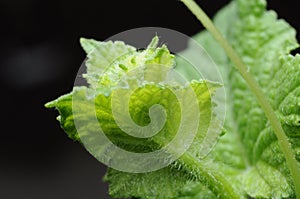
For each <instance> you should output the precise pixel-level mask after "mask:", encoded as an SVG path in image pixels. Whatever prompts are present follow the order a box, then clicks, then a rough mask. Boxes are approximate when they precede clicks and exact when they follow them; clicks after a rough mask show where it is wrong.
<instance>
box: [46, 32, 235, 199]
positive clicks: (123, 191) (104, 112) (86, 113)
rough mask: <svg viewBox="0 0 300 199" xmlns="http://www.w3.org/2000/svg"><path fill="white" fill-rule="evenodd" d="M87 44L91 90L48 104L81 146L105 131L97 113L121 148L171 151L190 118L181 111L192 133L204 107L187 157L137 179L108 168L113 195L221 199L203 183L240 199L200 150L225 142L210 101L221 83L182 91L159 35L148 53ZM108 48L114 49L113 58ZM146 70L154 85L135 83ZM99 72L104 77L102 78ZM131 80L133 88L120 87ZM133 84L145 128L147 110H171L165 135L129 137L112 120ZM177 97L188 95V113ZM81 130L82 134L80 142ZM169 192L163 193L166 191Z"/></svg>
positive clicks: (133, 103)
mask: <svg viewBox="0 0 300 199" xmlns="http://www.w3.org/2000/svg"><path fill="white" fill-rule="evenodd" d="M81 44H82V46H83V48H84V49H85V51H86V52H87V54H88V60H87V74H85V75H84V77H85V78H86V79H87V82H88V83H89V86H88V87H85V86H82V87H74V89H73V92H72V93H70V94H67V95H64V96H61V97H59V98H58V99H57V100H54V101H52V102H49V103H47V104H46V107H48V108H56V109H57V110H58V111H59V113H60V116H59V117H58V120H59V122H60V124H61V127H62V128H63V129H64V130H65V131H66V133H67V134H68V136H69V137H70V138H71V139H73V140H76V141H81V140H83V139H85V140H93V139H95V137H96V135H97V133H99V132H98V131H99V128H98V127H97V125H98V124H95V123H93V122H91V121H93V117H94V116H95V115H96V117H97V119H98V121H99V123H100V126H101V128H102V130H103V132H104V133H105V135H106V136H107V137H108V138H109V139H110V140H111V141H112V142H113V143H114V144H115V145H116V146H118V147H120V148H123V149H126V150H127V151H132V152H139V153H141V152H151V151H154V150H157V149H160V148H162V147H164V146H166V145H167V144H168V143H169V142H170V141H171V140H172V139H173V138H174V136H175V135H176V133H177V131H178V129H179V124H180V122H181V121H180V120H181V117H182V116H183V115H181V113H185V117H186V118H185V120H183V123H184V126H186V127H187V128H186V133H187V134H189V133H190V132H192V131H194V129H195V126H190V125H189V121H193V120H195V118H193V117H194V115H193V114H192V113H194V112H195V111H194V110H195V109H196V107H198V108H199V114H200V117H201V120H199V121H197V126H198V127H196V134H195V137H194V139H193V142H192V143H191V146H190V147H189V149H188V151H187V152H186V153H185V154H184V155H183V156H181V157H180V158H179V159H178V160H176V161H175V162H173V163H172V164H171V165H170V166H168V167H165V168H163V169H160V170H157V171H153V172H150V173H149V172H148V173H135V174H133V173H126V172H122V171H118V170H115V169H111V168H109V169H108V172H107V174H106V176H105V178H104V179H105V180H106V181H108V182H109V184H110V194H111V195H112V196H114V197H132V196H134V197H139V198H144V197H145V198H179V197H181V198H182V199H183V198H199V195H198V194H199V193H198V190H199V189H201V190H203V191H204V193H205V195H203V194H201V197H202V198H207V197H210V198H211V197H212V196H214V194H213V193H212V192H211V191H210V190H208V189H206V188H205V187H204V186H203V185H202V184H201V182H202V183H205V184H206V185H207V186H209V187H211V188H212V189H213V190H214V191H216V192H220V193H222V192H223V191H222V190H223V189H228V190H229V192H232V195H234V191H233V190H231V188H230V186H229V182H227V181H226V179H225V178H224V176H223V175H222V174H220V173H219V172H218V171H217V170H216V168H214V166H213V164H211V163H210V162H209V161H208V162H201V161H199V160H200V159H199V154H200V149H201V147H200V146H201V145H203V146H204V147H205V143H203V141H204V138H205V137H209V136H214V135H216V136H219V135H220V133H221V131H222V128H221V126H220V125H219V122H218V121H217V119H216V118H215V117H214V116H213V112H212V107H213V106H214V105H213V104H212V101H211V95H212V94H213V93H214V91H215V90H216V89H217V88H218V87H219V86H220V85H219V84H218V83H214V82H209V81H206V80H201V81H199V80H198V81H197V80H194V81H190V82H188V83H187V84H185V85H180V84H179V83H178V82H176V80H174V81H171V82H170V81H168V82H165V81H164V72H165V71H164V70H161V69H159V67H160V66H161V65H163V67H165V68H167V69H172V68H173V67H174V65H175V57H174V55H172V54H171V53H170V52H169V51H168V49H167V47H166V46H165V45H163V46H162V47H157V44H158V38H157V37H154V39H153V40H152V42H151V43H150V44H149V46H148V48H147V49H146V50H143V51H136V50H135V49H134V48H133V47H131V46H127V45H125V44H124V43H122V42H114V43H112V42H97V41H95V40H88V39H81ZM108 46H109V51H108V52H106V51H107V50H108V49H107V48H108ZM93 48H95V52H94V51H93V50H91V49H93ZM112 51H116V52H112ZM106 53H111V54H112V55H107V56H108V58H105V60H102V59H104V57H105V56H106ZM98 55H100V56H98ZM141 65H149V66H150V67H149V68H144V69H143V70H144V71H143V72H144V73H145V75H144V76H143V80H147V76H150V77H155V78H154V79H151V81H149V82H147V81H143V82H142V83H141V82H139V77H134V79H135V80H134V81H133V80H132V78H131V76H130V72H131V71H134V69H136V68H137V67H138V66H141ZM151 67H152V68H151ZM99 73H102V75H101V77H100V76H99ZM124 77H125V83H126V84H127V86H126V87H124V86H120V85H118V84H116V82H118V81H119V80H121V79H124ZM97 78H99V79H98V81H95V80H96V79H97ZM122 81H123V80H122ZM133 82H134V83H133ZM123 83H124V82H123ZM133 85H138V87H137V89H136V90H135V92H134V93H133V94H132V95H131V96H130V103H129V112H130V116H131V118H132V120H133V121H134V122H135V123H137V124H138V125H141V126H143V125H147V124H149V123H150V122H152V121H150V118H149V112H148V111H149V109H150V107H151V106H152V105H154V104H160V105H162V106H163V107H164V108H165V109H166V115H167V120H166V123H165V125H164V126H163V128H162V129H161V130H160V131H159V133H158V134H156V135H155V136H153V137H151V138H142V139H141V138H136V137H133V136H130V135H128V134H126V132H124V131H123V130H122V129H120V127H119V126H118V124H117V123H116V121H115V118H114V116H113V114H112V104H111V102H112V98H113V96H122V95H126V93H130V87H131V86H133ZM189 88H191V89H192V90H191V89H189ZM174 91H176V93H177V95H178V96H181V97H180V98H182V99H184V100H183V101H185V103H184V104H185V105H186V106H185V107H180V104H179V103H178V101H177V97H178V96H175V95H174V93H173V92H174ZM191 91H192V93H194V94H195V97H196V98H195V99H196V101H193V98H192V96H191V95H192V94H191ZM121 103H122V102H120V103H119V104H121ZM74 104H76V105H75V106H76V107H77V108H76V109H77V111H74ZM181 108H184V110H183V109H182V110H181ZM78 110H79V111H78ZM122 111H123V109H120V111H119V112H118V114H119V115H121V116H120V117H122V114H123V113H122ZM95 112H96V113H95ZM123 112H124V111H123ZM75 118H76V120H77V123H76V124H78V122H79V123H80V124H84V125H80V126H78V125H76V124H75V121H74V120H75ZM209 125H211V126H212V127H213V128H212V131H210V134H209V135H206V133H207V131H208V128H209ZM78 132H81V135H80V136H79V134H78ZM208 140H209V139H208ZM185 144H186V143H182V144H180V145H178V146H176V147H174V148H175V149H176V148H181V147H182V146H184V145H185ZM206 144H209V143H206ZM107 147H108V146H106V145H103V146H101V147H100V148H98V149H97V151H96V153H92V154H93V155H95V154H102V153H105V151H106V150H108V149H109V148H107ZM94 152H95V151H94ZM115 155H116V156H117V155H118V154H115ZM95 156H96V155H95ZM162 187H164V188H163V190H162ZM227 194H228V193H226V192H224V193H223V194H220V195H223V196H224V197H227V198H229V197H230V195H231V193H229V195H227Z"/></svg>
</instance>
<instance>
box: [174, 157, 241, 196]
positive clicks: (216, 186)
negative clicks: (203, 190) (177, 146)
mask: <svg viewBox="0 0 300 199" xmlns="http://www.w3.org/2000/svg"><path fill="white" fill-rule="evenodd" d="M180 160H181V161H183V162H184V165H186V167H188V168H187V170H188V171H193V172H196V176H195V177H196V178H197V179H198V180H199V181H200V182H201V183H203V185H205V186H207V187H208V188H209V189H210V190H211V191H212V192H213V193H214V194H215V195H216V196H217V197H218V198H223V199H242V198H243V197H241V195H240V194H239V193H237V192H236V190H235V189H234V188H233V186H232V185H231V182H229V181H228V180H227V179H226V176H224V175H223V174H222V173H221V172H219V171H218V169H217V168H214V166H213V165H211V164H212V163H205V161H201V162H200V161H199V160H197V159H196V158H194V157H193V156H191V155H189V153H185V154H183V155H182V156H181V157H180ZM206 164H208V165H206Z"/></svg>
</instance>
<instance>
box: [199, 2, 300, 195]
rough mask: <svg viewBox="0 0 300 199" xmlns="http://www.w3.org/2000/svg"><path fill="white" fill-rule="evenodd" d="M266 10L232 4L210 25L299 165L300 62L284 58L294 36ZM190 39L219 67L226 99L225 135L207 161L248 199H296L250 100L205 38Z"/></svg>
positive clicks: (260, 115)
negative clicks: (268, 108) (276, 121)
mask: <svg viewBox="0 0 300 199" xmlns="http://www.w3.org/2000/svg"><path fill="white" fill-rule="evenodd" d="M265 7H266V2H265V1H261V0H255V1H250V0H237V1H234V2H232V3H231V4H230V5H228V6H227V7H225V8H224V9H222V10H221V11H220V12H219V13H218V14H217V16H216V17H215V20H214V22H215V24H216V26H217V27H218V28H219V29H220V31H221V32H222V34H223V35H224V36H225V37H226V39H227V40H228V41H229V42H230V44H231V45H232V46H233V48H234V49H235V50H236V51H237V53H238V54H239V56H240V57H241V58H242V59H243V61H244V62H245V63H246V65H247V66H248V67H249V68H248V70H249V72H251V73H252V74H253V75H254V76H255V79H256V81H257V82H258V83H259V85H260V86H261V87H262V88H263V91H264V92H265V93H266V95H267V96H268V98H269V101H270V102H271V105H272V107H273V109H274V110H276V114H277V116H278V118H280V121H281V124H282V126H283V128H284V131H285V133H286V134H287V136H288V137H289V141H290V143H291V144H292V147H293V149H294V152H295V155H296V158H297V160H298V162H299V161H300V158H299V146H300V93H299V90H300V56H299V55H296V56H292V55H290V54H289V53H290V51H291V50H293V49H295V48H297V47H298V43H297V41H296V39H295V35H296V33H295V30H294V29H293V28H291V27H290V26H289V25H288V24H287V23H286V22H285V21H283V20H278V19H277V15H276V13H275V12H274V11H266V8H265ZM194 38H195V39H196V40H197V41H198V42H199V43H200V44H201V45H202V46H204V48H205V49H206V50H207V52H208V53H209V54H210V55H211V56H212V57H213V59H214V60H215V61H216V62H217V65H218V66H219V67H220V71H221V72H222V76H223V78H224V80H225V82H226V84H225V88H226V89H227V95H228V98H229V99H227V107H228V110H227V121H226V124H225V126H226V129H227V130H228V133H227V134H226V135H225V136H224V137H223V138H222V139H221V141H220V143H218V144H217V146H216V148H215V150H214V151H213V153H212V154H211V156H210V158H214V159H215V160H216V161H217V162H219V165H220V170H222V171H223V172H224V173H226V174H227V176H228V178H231V179H232V181H233V182H235V183H234V186H235V187H237V188H238V189H240V190H244V191H245V192H246V194H247V195H249V196H251V197H253V198H293V197H295V195H294V194H295V192H294V187H293V184H292V179H291V176H290V173H289V170H288V168H287V165H286V162H285V157H284V155H283V154H282V152H281V149H280V147H279V145H278V141H277V138H276V136H275V134H274V132H273V130H272V128H271V127H270V124H269V123H268V121H267V119H266V117H265V115H264V113H263V111H262V110H261V108H260V106H259V105H258V103H257V101H256V99H255V97H254V95H253V94H252V93H251V91H250V90H249V88H248V87H247V84H246V83H245V81H244V80H243V79H242V77H241V76H240V74H238V73H237V71H236V70H235V69H234V67H232V66H231V65H232V64H231V62H230V61H229V59H228V58H227V56H226V54H225V52H224V51H223V50H222V49H221V47H220V46H219V44H217V43H216V42H215V41H214V39H213V38H212V37H211V35H210V34H209V33H208V32H202V33H200V34H198V35H196V36H195V37H194ZM217 49H218V50H217ZM299 165H300V164H299Z"/></svg>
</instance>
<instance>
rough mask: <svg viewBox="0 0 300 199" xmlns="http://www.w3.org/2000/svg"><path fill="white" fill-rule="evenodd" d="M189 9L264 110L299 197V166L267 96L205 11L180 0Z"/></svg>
mask: <svg viewBox="0 0 300 199" xmlns="http://www.w3.org/2000/svg"><path fill="white" fill-rule="evenodd" d="M181 1H182V2H183V3H184V4H185V5H186V6H187V7H188V8H189V10H190V11H191V12H192V13H193V14H194V15H195V16H196V17H197V19H198V20H199V21H200V22H201V23H202V24H203V26H204V27H205V28H206V29H207V30H208V31H209V32H210V33H211V34H212V35H213V37H214V38H215V39H216V40H217V41H218V42H219V43H220V45H221V46H222V47H223V49H224V50H225V52H226V54H227V56H228V57H229V58H230V60H231V61H232V62H233V64H234V65H235V67H236V68H237V70H238V71H239V72H240V73H241V75H242V77H243V78H244V79H245V81H246V82H247V84H248V86H249V87H250V89H251V90H252V92H253V93H254V94H255V96H256V97H257V100H258V102H259V104H260V106H261V107H262V109H263V111H264V112H265V115H266V117H267V118H268V119H269V121H270V124H271V125H272V127H273V129H274V132H275V134H276V136H277V139H278V142H279V145H280V147H281V150H282V152H283V153H284V156H285V158H286V162H287V165H288V167H289V169H290V172H291V175H292V178H293V181H294V187H295V192H296V198H297V199H300V168H299V166H298V163H297V161H296V159H295V155H294V152H293V150H292V147H291V144H290V143H289V141H288V137H287V136H286V134H285V132H284V131H283V129H282V126H281V124H280V122H279V120H278V119H277V117H276V115H275V112H274V110H273V108H272V107H271V105H270V104H269V102H268V100H267V98H266V97H265V95H264V93H263V91H262V89H261V88H260V87H259V85H258V83H257V82H256V81H255V80H254V78H253V76H252V75H251V74H250V73H249V72H247V66H246V65H245V63H244V62H243V61H242V60H241V58H240V57H239V56H238V55H237V53H236V52H235V51H234V50H233V48H232V47H231V45H230V44H229V43H228V41H227V40H226V39H225V38H224V37H223V36H222V34H221V33H220V31H219V30H218V29H217V28H216V26H215V25H214V24H213V22H212V21H211V20H210V18H209V17H208V16H207V15H206V14H205V12H204V11H203V10H202V9H201V8H200V7H199V6H198V5H197V4H196V3H195V2H194V1H193V0H181Z"/></svg>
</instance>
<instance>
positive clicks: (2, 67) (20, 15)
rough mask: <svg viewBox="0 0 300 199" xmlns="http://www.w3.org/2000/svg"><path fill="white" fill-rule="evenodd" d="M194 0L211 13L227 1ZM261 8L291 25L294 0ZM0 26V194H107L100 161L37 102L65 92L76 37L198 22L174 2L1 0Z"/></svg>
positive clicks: (78, 54) (186, 29) (66, 197)
mask: <svg viewBox="0 0 300 199" xmlns="http://www.w3.org/2000/svg"><path fill="white" fill-rule="evenodd" d="M198 2H199V3H200V2H201V5H202V7H203V8H204V9H205V10H206V11H207V13H208V14H209V15H210V16H213V14H214V13H215V12H216V11H217V10H218V9H220V8H221V7H222V6H224V5H225V4H226V3H227V2H229V1H227V0H209V1H208V0H206V1H204V0H203V1H198ZM268 7H269V8H272V9H274V10H276V11H277V12H278V15H279V17H280V18H284V19H286V20H287V21H288V22H289V23H290V24H291V25H292V26H294V27H295V28H296V29H297V30H298V31H299V29H300V22H299V21H300V20H299V18H298V16H299V14H297V12H298V11H299V7H297V6H295V1H292V0H289V1H287V0H285V1H284V2H283V1H277V0H270V1H269V6H268ZM0 24H1V25H0V36H1V37H0V39H1V40H0V41H1V43H0V83H1V84H0V85H1V90H0V92H1V104H0V105H1V107H0V110H1V112H0V114H1V127H2V128H1V133H0V135H1V137H0V138H1V144H0V198H3V199H18V198H22V199H40V198H43V199H53V198H55V199H82V198H84V199H102V198H109V196H108V194H107V184H105V183H103V182H102V181H101V178H102V176H103V174H104V172H105V167H104V166H103V165H102V164H101V163H99V162H97V161H96V160H95V159H94V158H93V157H92V156H91V155H90V154H89V153H88V152H86V151H85V149H84V148H83V147H82V146H81V145H80V144H78V143H74V142H73V141H71V140H69V139H68V138H67V136H66V135H65V134H64V132H63V131H62V130H61V129H60V127H59V125H58V122H57V121H56V120H55V117H56V116H57V112H56V111H54V110H47V109H45V108H44V106H43V105H44V104H45V102H47V101H50V100H52V99H55V98H56V97H58V96H60V95H62V94H64V93H67V92H70V91H71V89H72V87H73V81H74V79H75V76H76V73H77V70H78V68H79V67H80V65H81V63H82V61H83V60H84V58H85V54H84V52H83V50H82V49H81V47H80V45H79V38H80V37H89V38H95V39H98V40H105V39H106V38H108V37H109V36H112V35H114V34H117V33H119V32H121V31H125V30H128V29H131V28H138V27H145V26H156V27H164V28H170V29H174V30H177V31H179V32H182V33H184V34H187V35H190V36H192V35H193V34H195V33H197V32H198V31H200V30H201V29H202V26H201V25H200V24H199V22H197V21H196V19H195V18H194V17H193V16H192V15H191V14H190V12H189V11H188V10H187V9H186V8H185V7H184V6H183V4H182V3H180V2H179V1H177V0H152V1H132V0H127V1H116V0H115V1H113V0H110V1H100V0H97V1H96V0H85V1H66V0H42V1H41V0H1V1H0Z"/></svg>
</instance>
